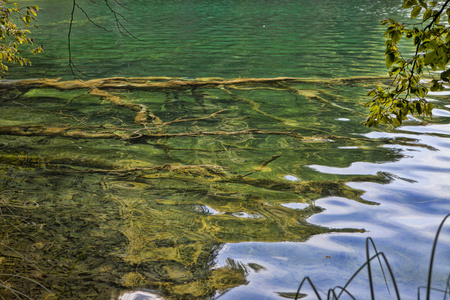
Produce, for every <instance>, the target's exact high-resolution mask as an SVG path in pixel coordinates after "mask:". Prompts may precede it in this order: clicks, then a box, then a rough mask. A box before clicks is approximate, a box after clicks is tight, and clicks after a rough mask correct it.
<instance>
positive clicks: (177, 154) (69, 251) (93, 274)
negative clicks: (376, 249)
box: [0, 1, 450, 299]
mask: <svg viewBox="0 0 450 300" xmlns="http://www.w3.org/2000/svg"><path fill="white" fill-rule="evenodd" d="M25 2H28V1H25ZM37 4H38V5H39V6H41V7H42V10H41V15H40V21H39V24H40V28H39V30H36V31H35V32H36V39H38V38H40V39H41V41H39V43H43V44H44V48H45V54H43V55H41V56H35V57H32V60H33V66H31V67H27V68H17V67H16V68H11V69H12V70H11V72H10V73H9V74H8V77H7V79H25V78H44V77H45V78H56V77H61V78H63V79H66V80H69V79H71V73H70V70H69V69H68V68H67V63H68V56H67V26H68V21H69V17H70V15H69V13H70V9H71V3H70V2H66V3H61V1H37ZM80 4H83V5H85V6H84V7H85V8H86V10H87V11H88V12H89V15H90V17H91V19H92V20H93V21H95V22H97V23H98V24H100V25H101V26H104V27H105V28H107V29H111V30H112V32H105V31H103V30H102V29H99V28H97V27H95V26H93V25H92V24H90V22H88V21H86V20H85V19H84V18H83V15H82V14H81V13H80V12H78V13H77V15H76V21H75V23H74V24H75V27H74V32H73V37H72V38H73V40H72V44H73V48H72V51H73V58H74V62H75V63H76V65H77V67H78V68H79V69H80V70H81V71H82V72H83V73H85V74H86V75H87V76H86V77H85V78H84V79H85V80H88V79H92V78H94V79H95V78H106V77H114V76H120V77H147V76H170V77H176V78H181V79H182V80H184V81H182V82H184V83H186V82H187V81H188V80H189V79H190V78H202V77H221V78H225V79H230V78H239V77H241V78H249V77H251V78H269V77H277V76H293V77H302V78H309V80H293V81H271V82H265V83H257V82H256V83H255V82H250V83H245V84H239V83H235V84H229V83H228V84H227V83H223V84H221V80H223V79H214V80H213V81H215V82H216V83H215V84H212V85H207V86H203V87H196V88H192V87H187V88H186V87H178V88H177V87H174V86H172V87H165V88H151V89H150V88H147V89H144V88H141V89H139V88H129V87H128V88H125V87H124V86H123V84H125V82H120V83H118V82H116V86H115V87H114V88H108V89H107V88H103V89H101V91H100V92H98V91H94V90H93V89H91V90H89V89H88V88H80V89H68V90H67V89H58V88H56V86H55V87H53V88H52V87H51V86H48V85H47V86H43V87H41V88H35V87H30V86H26V85H25V84H16V85H14V84H10V83H11V81H8V80H6V81H3V82H0V90H1V91H2V94H1V96H0V133H1V135H0V205H1V206H0V208H1V216H2V219H1V220H2V223H1V225H2V226H1V232H0V234H1V240H2V242H1V244H0V251H1V252H0V253H1V254H0V268H1V273H2V274H4V275H0V283H1V287H2V288H4V286H8V287H9V289H2V290H0V293H1V294H0V295H1V296H3V297H5V298H8V297H11V289H13V290H17V291H18V292H20V293H23V294H24V295H29V296H30V297H32V298H44V299H54V298H60V299H91V298H92V299H111V298H113V299H117V298H118V297H119V296H120V295H121V294H123V293H125V292H132V291H138V290H141V291H145V290H149V289H150V290H156V291H157V292H158V293H160V294H162V295H164V296H165V297H167V298H169V299H172V298H173V299H208V298H214V297H217V296H219V295H220V296H221V297H222V298H225V299H256V298H258V299H283V298H286V297H289V295H292V292H294V291H295V290H296V287H297V284H298V282H299V280H301V279H302V277H303V276H306V275H310V276H312V277H315V278H316V279H317V280H319V282H321V283H323V282H327V283H328V284H330V282H333V283H334V282H337V280H338V279H342V277H343V276H344V275H343V274H345V275H351V273H352V272H353V271H354V270H355V269H356V268H357V267H358V265H359V264H360V263H359V261H358V258H361V256H363V254H364V252H363V245H357V243H358V242H361V239H363V238H364V237H366V236H369V235H371V236H374V237H378V238H379V240H380V241H381V244H382V246H384V247H386V248H387V249H388V251H389V250H390V251H391V252H392V253H404V254H403V256H401V257H403V260H402V259H399V260H397V259H394V263H395V265H396V267H398V268H399V269H400V270H401V271H403V274H406V275H398V276H399V281H400V286H401V287H402V288H403V291H405V290H412V289H415V288H416V287H417V286H418V284H419V283H418V282H420V281H421V280H422V279H423V272H422V274H420V275H419V274H415V273H414V272H412V271H411V270H410V269H413V270H414V269H415V272H418V271H417V270H422V269H421V268H417V266H416V265H415V264H414V260H415V261H416V262H415V263H416V264H417V263H418V262H419V261H420V259H417V257H423V256H424V253H425V250H424V249H427V248H426V247H427V246H428V245H429V243H430V235H432V232H433V230H434V229H433V228H434V227H433V226H432V225H436V223H438V222H439V218H440V216H441V215H442V213H443V212H445V211H448V204H447V202H446V200H445V197H446V196H447V193H448V188H449V187H448V185H446V184H445V182H447V179H448V175H446V174H448V166H447V164H448V161H449V158H448V148H449V146H448V145H450V143H449V142H448V138H449V136H450V131H449V129H448V115H449V114H450V112H449V103H448V102H449V99H448V96H447V95H446V94H443V95H432V96H430V97H433V100H434V101H435V106H436V107H437V111H436V112H437V113H436V116H435V118H434V119H433V120H426V121H423V120H418V119H416V120H413V119H412V120H410V121H409V122H407V123H406V126H405V127H403V128H402V129H400V130H393V129H392V128H381V129H375V130H370V129H367V128H364V127H363V126H361V125H360V123H361V121H363V120H364V116H365V114H366V113H367V111H366V109H365V107H364V106H363V103H364V102H365V101H366V100H367V98H366V96H365V93H366V92H365V91H366V89H368V88H370V87H373V86H376V85H377V84H382V83H384V82H386V81H385V79H382V78H381V77H376V76H380V75H384V73H385V66H384V58H383V39H382V36H381V33H382V31H383V28H382V27H380V26H378V24H379V20H380V19H382V18H383V17H385V16H387V15H391V14H394V15H396V14H398V13H397V12H396V8H397V4H395V3H385V2H384V1H345V2H343V3H341V2H337V1H316V2H314V3H312V2H309V1H277V2H270V3H269V2H260V1H199V2H195V3H190V2H189V1H133V2H132V3H129V4H128V6H127V8H128V9H124V8H122V7H121V6H120V5H118V4H114V5H115V6H114V8H115V9H117V10H118V11H120V13H123V14H124V15H126V16H127V18H128V19H129V22H127V23H126V24H125V25H126V28H127V30H129V31H130V32H132V33H133V35H135V36H136V37H138V38H139V40H137V39H133V38H131V37H126V36H122V35H121V34H120V33H118V32H117V30H116V29H114V28H115V24H114V19H113V18H112V16H111V15H110V14H108V13H106V12H105V8H104V4H103V3H97V4H95V3H94V4H92V3H90V2H89V1H86V3H84V2H80ZM361 76H375V77H373V78H364V77H361ZM342 77H345V78H348V77H355V78H351V79H345V80H338V79H339V78H342ZM326 78H332V79H326ZM171 79H173V78H166V79H161V78H160V79H155V78H153V79H152V80H150V82H149V81H148V80H147V79H145V80H144V79H140V80H137V79H136V80H135V81H129V82H128V83H130V82H131V83H137V82H139V83H140V84H150V83H155V82H156V83H160V84H161V83H167V82H169V81H170V80H171ZM177 80H178V79H177ZM203 80H206V79H203ZM211 80H212V79H209V81H211ZM217 82H219V83H217ZM97 83H98V82H97ZM1 84H4V85H1ZM72 84H73V83H72ZM91 87H93V86H91ZM113 99H119V100H118V101H119V102H114V100H113ZM124 103H133V104H135V105H137V106H139V109H142V108H145V115H146V116H147V120H144V121H142V120H141V119H139V111H138V110H139V109H137V110H136V109H130V106H128V107H127V106H126V105H125V104H124ZM135 107H136V106H135ZM152 117H153V119H152ZM426 125H428V126H426ZM427 130H428V131H427ZM424 131H425V133H424ZM185 133H188V134H191V136H182V134H185ZM100 135H102V136H100ZM161 135H165V137H162V136H161ZM413 157H414V159H415V160H412V158H413ZM436 178H439V180H438V181H440V182H441V183H442V184H440V185H435V184H433V183H434V182H435V181H436ZM425 191H427V193H426V192H425ZM415 205H416V206H415ZM411 219H412V220H416V219H420V220H421V221H420V222H419V224H424V225H423V226H421V227H419V228H420V230H419V232H421V231H427V234H426V235H425V236H426V237H423V236H422V235H421V234H420V233H417V232H413V230H411V228H417V225H416V223H417V222H416V223H414V222H411V223H414V224H412V225H411V223H409V221H408V220H411ZM390 220H395V221H392V222H391V221H390ZM391 232H394V233H391ZM325 233H326V234H325ZM383 233H384V235H383ZM428 233H429V234H428ZM395 235H399V236H402V238H403V239H404V240H407V241H414V242H415V243H416V247H415V248H414V249H412V250H411V251H409V252H408V251H406V250H405V249H404V242H400V241H397V240H398V239H396V238H394V239H391V237H392V236H395ZM328 238H329V239H330V240H327V239H328ZM362 243H363V242H361V244H362ZM324 249H325V250H324ZM410 252H412V253H410ZM355 253H356V255H355ZM426 253H428V252H426ZM328 257H330V258H332V259H328ZM405 261H406V262H408V264H406V263H405ZM447 262H448V260H447V261H446V260H445V259H444V263H443V264H442V265H443V266H445V265H446V263H447ZM424 264H425V265H426V262H425V263H424ZM423 267H425V266H423ZM339 272H340V273H339ZM327 275H328V276H330V277H332V278H333V279H330V278H329V277H327ZM348 277H349V276H347V278H348ZM337 283H339V284H341V285H342V284H344V283H342V282H337ZM328 287H332V286H325V287H324V288H328ZM366 291H367V290H366ZM360 292H362V293H364V288H361V291H360ZM20 295H21V294H19V296H20ZM410 296H411V295H407V296H405V298H406V299H408V297H410Z"/></svg>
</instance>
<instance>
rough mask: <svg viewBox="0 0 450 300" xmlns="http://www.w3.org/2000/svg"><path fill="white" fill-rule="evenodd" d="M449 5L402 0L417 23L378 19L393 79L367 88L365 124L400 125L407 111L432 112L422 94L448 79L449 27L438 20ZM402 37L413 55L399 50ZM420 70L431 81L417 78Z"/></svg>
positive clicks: (421, 0) (449, 11) (428, 114)
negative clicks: (408, 41) (410, 45)
mask: <svg viewBox="0 0 450 300" xmlns="http://www.w3.org/2000/svg"><path fill="white" fill-rule="evenodd" d="M449 5H450V0H447V1H445V2H442V3H439V4H438V3H437V2H435V1H432V0H404V1H403V8H404V9H408V10H409V9H411V12H410V18H411V19H415V18H417V17H418V16H419V15H420V14H421V13H422V20H421V22H419V23H418V24H415V25H412V27H408V26H407V25H406V24H405V23H400V22H397V21H395V20H393V19H386V20H384V21H382V25H388V28H387V30H386V31H385V33H384V37H385V38H386V39H387V40H386V42H385V46H386V51H385V55H386V67H387V68H388V69H389V75H390V76H393V80H392V84H391V86H390V87H388V88H383V87H381V86H378V87H377V88H376V89H373V90H371V91H369V93H368V95H369V96H372V100H370V101H369V102H367V104H366V106H368V107H369V108H370V114H369V117H368V118H367V119H366V121H365V125H366V126H369V127H371V126H378V125H379V124H380V123H384V124H386V123H389V124H393V125H394V126H400V125H401V124H402V122H403V121H404V120H406V119H407V116H408V115H409V114H415V113H417V114H418V115H423V116H431V115H432V109H433V105H432V104H431V103H429V102H428V101H427V100H426V99H425V95H426V94H427V93H428V91H438V90H443V89H444V87H443V85H442V84H443V83H444V82H448V81H449V79H450V69H448V68H447V64H448V62H449V60H450V45H449V41H450V35H449V28H448V27H446V26H445V25H444V24H441V23H440V22H441V17H442V16H443V15H444V12H445V14H446V16H447V19H448V16H449V15H450V8H449ZM448 22H450V20H449V19H448ZM403 37H405V39H411V40H412V43H413V45H414V46H415V53H414V55H412V56H411V57H409V58H407V59H405V58H404V57H403V55H402V53H401V52H400V50H399V44H400V42H401V40H402V38H403ZM424 69H426V70H427V73H428V75H429V76H430V77H431V78H432V80H431V81H426V80H421V76H422V75H423V74H424ZM437 70H442V71H443V72H441V73H440V77H439V78H437V79H436V78H434V76H433V75H432V74H431V71H437Z"/></svg>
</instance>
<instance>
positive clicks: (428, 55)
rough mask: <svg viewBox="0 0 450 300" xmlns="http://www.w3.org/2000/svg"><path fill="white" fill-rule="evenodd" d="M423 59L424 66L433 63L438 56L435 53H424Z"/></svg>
mask: <svg viewBox="0 0 450 300" xmlns="http://www.w3.org/2000/svg"><path fill="white" fill-rule="evenodd" d="M424 58H425V60H424V63H425V65H429V64H431V63H432V62H434V61H435V60H436V59H437V58H438V56H437V54H436V51H431V52H428V53H426V54H425V57H424Z"/></svg>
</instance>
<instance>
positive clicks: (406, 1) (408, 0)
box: [403, 0, 417, 8]
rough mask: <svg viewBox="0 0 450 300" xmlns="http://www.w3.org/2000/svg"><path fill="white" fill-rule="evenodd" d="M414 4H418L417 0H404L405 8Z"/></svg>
mask: <svg viewBox="0 0 450 300" xmlns="http://www.w3.org/2000/svg"><path fill="white" fill-rule="evenodd" d="M414 5H417V0H404V1H403V8H410V7H412V6H414Z"/></svg>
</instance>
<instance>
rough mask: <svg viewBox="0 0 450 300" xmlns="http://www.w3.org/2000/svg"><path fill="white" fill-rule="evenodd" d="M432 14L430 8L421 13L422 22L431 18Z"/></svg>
mask: <svg viewBox="0 0 450 300" xmlns="http://www.w3.org/2000/svg"><path fill="white" fill-rule="evenodd" d="M432 13H433V10H432V9H431V8H428V9H427V10H426V11H425V12H424V13H423V20H424V21H426V20H428V19H429V18H430V17H431V14H432Z"/></svg>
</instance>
